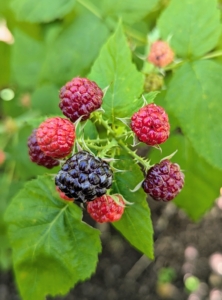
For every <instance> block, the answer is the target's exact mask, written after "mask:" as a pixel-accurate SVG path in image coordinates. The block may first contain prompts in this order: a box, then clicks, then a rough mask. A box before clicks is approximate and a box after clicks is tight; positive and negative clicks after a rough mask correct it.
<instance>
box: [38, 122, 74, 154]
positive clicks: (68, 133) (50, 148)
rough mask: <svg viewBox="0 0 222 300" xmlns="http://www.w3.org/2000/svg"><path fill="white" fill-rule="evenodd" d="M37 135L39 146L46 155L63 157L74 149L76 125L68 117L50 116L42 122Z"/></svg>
mask: <svg viewBox="0 0 222 300" xmlns="http://www.w3.org/2000/svg"><path fill="white" fill-rule="evenodd" d="M36 136H37V141H38V144H39V147H40V148H41V150H42V151H43V152H44V153H45V155H47V156H51V157H53V158H63V157H65V156H67V155H68V154H70V152H71V151H72V147H73V144H74V140H75V127H74V125H73V124H72V123H71V122H70V121H69V120H67V119H63V118H59V117H55V118H49V119H47V120H46V121H44V122H42V123H41V124H40V126H39V128H38V130H37V133H36Z"/></svg>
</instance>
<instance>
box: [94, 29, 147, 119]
mask: <svg viewBox="0 0 222 300" xmlns="http://www.w3.org/2000/svg"><path fill="white" fill-rule="evenodd" d="M89 78H91V79H92V80H94V81H96V82H97V84H98V85H99V86H100V87H101V88H102V89H104V88H106V87H109V88H108V90H107V92H106V95H105V97H104V99H103V108H104V110H105V113H104V116H105V118H107V119H109V121H110V122H111V123H113V124H114V123H115V121H116V120H115V118H116V117H120V118H121V117H128V116H131V113H132V111H133V109H134V107H137V106H138V101H139V100H137V99H136V98H138V97H139V96H140V95H141V93H142V91H143V83H144V77H143V75H142V74H141V73H140V72H138V71H137V70H136V67H135V65H134V64H133V63H132V62H131V52H130V49H129V47H128V44H127V40H126V37H125V36H124V33H123V29H122V26H121V25H118V27H117V30H116V32H115V33H114V35H112V36H111V37H110V39H109V40H108V42H107V43H106V44H105V45H104V46H103V48H102V50H101V52H100V55H99V57H98V58H97V60H96V61H95V63H94V65H93V67H92V70H91V73H90V75H89ZM140 103H141V101H140Z"/></svg>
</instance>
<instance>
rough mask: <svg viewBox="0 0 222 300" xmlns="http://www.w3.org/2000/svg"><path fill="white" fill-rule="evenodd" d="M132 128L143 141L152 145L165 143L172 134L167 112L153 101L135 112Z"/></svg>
mask: <svg viewBox="0 0 222 300" xmlns="http://www.w3.org/2000/svg"><path fill="white" fill-rule="evenodd" d="M131 128H132V130H133V132H134V133H135V134H136V136H137V138H138V139H139V140H140V141H141V142H143V143H145V144H147V145H150V146H154V145H159V144H162V143H164V142H165V141H166V140H167V139H168V137H169V134H170V124H169V120H168V115H167V113H166V112H165V110H164V109H163V108H162V107H161V106H158V105H155V104H153V103H151V104H148V105H146V106H144V107H142V108H141V109H140V110H139V111H138V112H136V113H134V114H133V116H132V118H131Z"/></svg>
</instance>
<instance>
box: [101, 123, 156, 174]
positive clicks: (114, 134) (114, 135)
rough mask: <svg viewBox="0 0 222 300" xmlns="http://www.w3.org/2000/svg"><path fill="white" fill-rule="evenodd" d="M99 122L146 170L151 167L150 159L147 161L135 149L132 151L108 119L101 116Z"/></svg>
mask: <svg viewBox="0 0 222 300" xmlns="http://www.w3.org/2000/svg"><path fill="white" fill-rule="evenodd" d="M99 122H100V124H102V125H103V126H104V127H105V128H106V130H107V133H108V134H111V135H112V136H113V137H114V138H115V140H116V141H117V143H118V144H119V146H120V147H121V148H123V149H124V150H126V152H127V153H128V154H129V155H130V156H132V157H133V159H134V160H135V161H136V162H138V163H140V164H141V165H142V166H143V167H144V168H145V170H146V171H147V170H148V169H150V167H151V165H150V163H149V161H147V160H145V159H144V158H142V157H141V156H139V155H137V154H136V152H135V151H132V150H131V149H130V148H129V147H128V146H126V145H125V143H124V142H123V140H122V138H121V137H119V136H117V135H116V133H115V131H114V130H113V129H112V128H111V127H110V126H109V124H108V123H107V122H106V121H104V120H103V119H102V118H100V119H99Z"/></svg>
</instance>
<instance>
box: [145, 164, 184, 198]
mask: <svg viewBox="0 0 222 300" xmlns="http://www.w3.org/2000/svg"><path fill="white" fill-rule="evenodd" d="M183 186H184V174H183V173H182V172H181V170H180V166H179V165H178V164H175V163H172V162H171V161H169V160H168V159H165V160H163V161H161V162H160V163H159V164H156V165H154V166H153V167H152V168H150V169H149V170H148V172H147V175H146V178H145V180H144V181H143V183H142V187H143V189H144V191H145V192H146V193H147V194H149V195H150V196H151V197H152V198H153V199H154V200H157V201H161V200H162V201H170V200H172V199H174V198H175V197H176V196H177V195H178V194H179V193H180V191H181V190H182V188H183Z"/></svg>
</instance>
